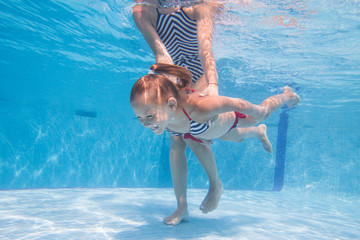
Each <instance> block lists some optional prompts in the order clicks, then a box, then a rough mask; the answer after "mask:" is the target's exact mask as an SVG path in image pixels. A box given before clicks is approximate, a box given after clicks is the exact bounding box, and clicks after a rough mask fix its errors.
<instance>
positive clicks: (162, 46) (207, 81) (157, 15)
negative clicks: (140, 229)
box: [133, 0, 223, 225]
mask: <svg viewBox="0 0 360 240" xmlns="http://www.w3.org/2000/svg"><path fill="white" fill-rule="evenodd" d="M137 3H139V4H138V5H135V6H134V7H133V18H134V21H135V23H136V26H137V27H138V29H139V30H140V32H141V33H142V35H143V36H144V38H145V40H146V41H147V43H148V44H149V46H150V48H151V49H152V51H153V52H154V55H155V59H156V62H157V63H168V64H176V65H179V66H182V67H186V68H188V69H189V70H190V71H191V73H192V75H193V76H194V77H193V79H192V85H191V88H192V89H193V90H195V91H200V92H202V95H218V75H217V71H216V65H215V59H214V56H213V53H212V33H213V22H212V17H213V14H214V11H216V8H217V5H216V4H215V3H200V4H196V5H194V6H190V7H182V8H166V7H165V6H164V1H158V0H146V1H145V0H144V1H141V0H140V1H137ZM166 3H167V4H171V1H166ZM186 145H187V146H189V148H190V149H191V150H192V151H193V152H194V154H195V156H196V157H197V158H198V160H199V161H200V163H201V165H202V166H203V168H204V169H205V172H206V174H207V175H208V178H209V182H210V187H209V191H208V193H207V195H206V197H205V199H204V200H203V202H202V203H201V205H200V210H201V211H202V212H203V213H208V212H211V211H213V210H215V209H216V208H217V205H218V203H219V200H220V197H221V195H222V193H223V187H222V183H221V181H220V179H219V176H218V172H217V167H216V162H215V159H214V155H213V153H212V152H211V149H210V147H209V146H206V145H202V144H200V143H198V142H195V141H192V140H191V139H183V138H182V137H181V136H174V135H171V137H170V154H169V161H170V168H171V177H172V182H173V186H174V192H175V196H176V200H177V209H176V210H175V211H174V213H172V214H171V215H170V216H168V217H166V218H165V219H164V222H165V223H166V224H169V225H177V224H179V223H180V222H181V221H186V220H187V219H188V210H187V195H186V189H187V161H186V154H185V150H186Z"/></svg>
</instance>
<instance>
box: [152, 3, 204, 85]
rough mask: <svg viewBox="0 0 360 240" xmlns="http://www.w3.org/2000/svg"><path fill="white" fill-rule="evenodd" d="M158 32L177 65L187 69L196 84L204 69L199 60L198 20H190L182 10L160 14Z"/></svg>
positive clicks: (157, 25)
mask: <svg viewBox="0 0 360 240" xmlns="http://www.w3.org/2000/svg"><path fill="white" fill-rule="evenodd" d="M157 12H158V19H157V23H156V31H157V33H158V35H159V37H160V39H161V41H162V42H163V43H164V45H165V47H166V50H167V51H168V53H169V54H170V56H171V58H172V60H173V62H174V64H175V65H178V66H181V67H185V68H187V69H188V70H189V71H190V72H191V74H192V75H193V79H192V82H193V83H195V82H196V81H197V80H198V79H199V77H200V76H201V75H203V73H204V72H203V69H202V66H201V62H200V58H199V51H198V49H199V47H198V38H197V24H196V20H192V19H190V18H189V17H188V16H187V15H186V14H185V12H184V10H183V9H182V8H180V9H179V10H177V11H175V12H173V13H170V14H160V13H159V10H158V9H157Z"/></svg>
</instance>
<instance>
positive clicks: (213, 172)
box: [185, 139, 224, 213]
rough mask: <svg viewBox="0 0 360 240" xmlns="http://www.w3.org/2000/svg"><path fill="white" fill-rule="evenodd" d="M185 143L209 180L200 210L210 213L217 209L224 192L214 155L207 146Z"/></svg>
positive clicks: (191, 142) (191, 141)
mask: <svg viewBox="0 0 360 240" xmlns="http://www.w3.org/2000/svg"><path fill="white" fill-rule="evenodd" d="M185 142H186V144H187V145H188V146H189V148H190V149H191V151H193V153H194V154H195V156H196V158H197V159H198V160H199V162H200V164H201V165H202V167H203V168H204V170H205V172H206V174H207V176H208V178H209V182H210V187H209V191H208V193H207V195H206V197H205V199H204V200H203V202H202V203H201V205H200V210H201V211H202V212H203V213H208V212H211V211H213V210H215V209H216V208H217V206H218V203H219V201H220V198H221V195H222V194H223V192H224V190H223V186H222V183H221V181H220V178H219V175H218V171H217V166H216V162H215V158H214V154H213V153H212V151H211V149H210V147H209V146H205V145H202V144H200V143H198V142H195V141H193V140H190V139H187V140H185Z"/></svg>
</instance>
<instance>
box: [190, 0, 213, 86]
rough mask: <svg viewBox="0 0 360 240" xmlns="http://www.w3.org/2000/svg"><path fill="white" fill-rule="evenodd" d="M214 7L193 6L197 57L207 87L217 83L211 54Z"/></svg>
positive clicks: (210, 5)
mask: <svg viewBox="0 0 360 240" xmlns="http://www.w3.org/2000/svg"><path fill="white" fill-rule="evenodd" d="M215 9H216V6H215V5H213V4H200V5H196V6H194V10H195V18H196V23H197V35H198V46H199V56H200V61H201V65H202V67H203V70H204V74H205V78H206V82H207V84H208V85H209V83H211V84H217V83H218V75H217V71H216V64H215V59H214V56H213V52H212V36H213V29H214V27H213V13H214V11H215Z"/></svg>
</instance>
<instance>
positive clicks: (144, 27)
mask: <svg viewBox="0 0 360 240" xmlns="http://www.w3.org/2000/svg"><path fill="white" fill-rule="evenodd" d="M132 14H133V19H134V21H135V24H136V26H137V28H138V29H139V31H140V32H141V34H142V35H143V37H144V38H145V40H146V42H147V43H148V45H149V46H150V48H151V50H152V51H153V53H154V55H155V59H156V62H157V63H169V64H173V60H172V59H171V57H170V55H169V53H168V52H167V50H166V47H165V45H164V43H163V42H162V41H161V39H160V37H159V35H158V34H157V32H156V29H155V28H156V26H155V25H156V21H157V12H156V7H153V6H147V5H145V4H143V5H141V4H140V5H135V6H134V7H133V11H132Z"/></svg>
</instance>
